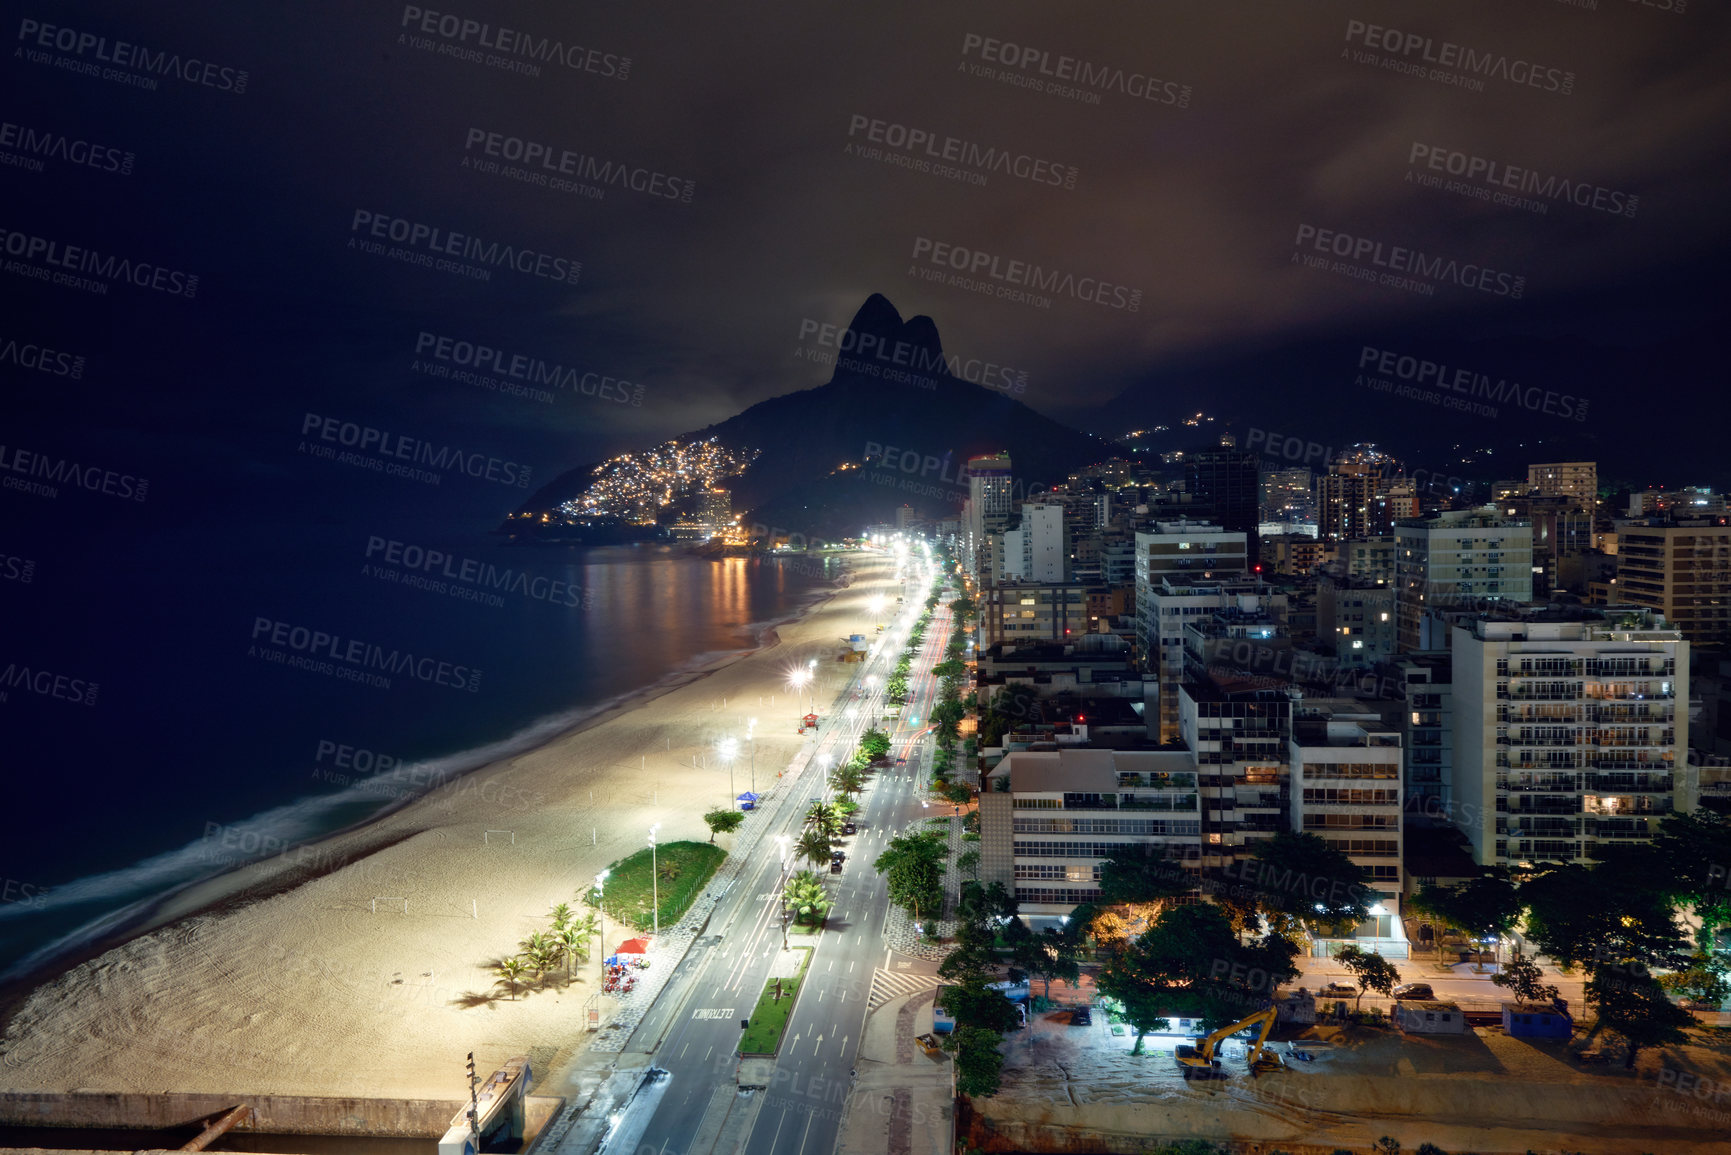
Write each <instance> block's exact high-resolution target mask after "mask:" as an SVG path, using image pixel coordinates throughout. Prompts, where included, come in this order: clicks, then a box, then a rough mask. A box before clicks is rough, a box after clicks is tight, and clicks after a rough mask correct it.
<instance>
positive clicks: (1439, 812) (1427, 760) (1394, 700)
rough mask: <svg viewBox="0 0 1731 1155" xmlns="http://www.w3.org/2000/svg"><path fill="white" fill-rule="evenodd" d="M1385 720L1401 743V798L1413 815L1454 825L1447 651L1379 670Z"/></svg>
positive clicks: (1412, 656) (1406, 659)
mask: <svg viewBox="0 0 1731 1155" xmlns="http://www.w3.org/2000/svg"><path fill="white" fill-rule="evenodd" d="M1378 672H1379V675H1380V677H1379V684H1380V688H1381V694H1380V695H1379V697H1380V698H1381V699H1382V720H1383V721H1384V722H1387V723H1388V724H1389V725H1390V726H1392V727H1393V728H1394V729H1395V730H1396V731H1398V732H1399V734H1400V737H1401V748H1402V749H1403V750H1404V751H1405V752H1406V763H1405V765H1406V769H1405V773H1404V776H1403V777H1402V780H1401V792H1402V796H1403V799H1404V804H1405V806H1406V810H1407V813H1408V815H1410V816H1412V817H1414V818H1416V819H1418V820H1419V821H1421V822H1423V823H1424V824H1426V825H1436V824H1442V823H1449V822H1450V817H1449V816H1450V814H1451V806H1452V803H1453V795H1452V792H1451V790H1450V782H1451V781H1452V779H1453V774H1454V693H1453V690H1454V687H1453V678H1454V675H1453V672H1452V667H1451V665H1450V661H1449V652H1448V651H1447V650H1425V651H1420V652H1418V653H1412V654H1402V655H1400V656H1398V657H1396V658H1394V659H1392V660H1390V661H1388V662H1384V663H1383V664H1382V665H1381V666H1380V667H1379V668H1378Z"/></svg>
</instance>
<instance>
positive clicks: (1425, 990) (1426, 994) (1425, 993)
mask: <svg viewBox="0 0 1731 1155" xmlns="http://www.w3.org/2000/svg"><path fill="white" fill-rule="evenodd" d="M1394 997H1395V998H1397V999H1434V998H1436V995H1435V994H1433V993H1431V989H1430V984H1429V983H1401V984H1400V985H1399V986H1397V987H1395V988H1394Z"/></svg>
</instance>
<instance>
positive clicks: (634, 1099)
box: [536, 594, 950, 1155]
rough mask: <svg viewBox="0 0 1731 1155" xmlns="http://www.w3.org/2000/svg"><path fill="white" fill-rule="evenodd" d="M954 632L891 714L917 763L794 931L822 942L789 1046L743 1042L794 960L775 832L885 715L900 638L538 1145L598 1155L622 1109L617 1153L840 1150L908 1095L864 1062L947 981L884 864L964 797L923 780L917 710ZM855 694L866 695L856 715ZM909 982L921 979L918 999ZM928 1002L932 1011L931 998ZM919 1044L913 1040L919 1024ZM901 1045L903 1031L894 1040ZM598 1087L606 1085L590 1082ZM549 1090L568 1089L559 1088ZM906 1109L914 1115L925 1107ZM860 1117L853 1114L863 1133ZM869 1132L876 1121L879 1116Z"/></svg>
mask: <svg viewBox="0 0 1731 1155" xmlns="http://www.w3.org/2000/svg"><path fill="white" fill-rule="evenodd" d="M922 600H923V594H921V595H919V596H918V597H916V596H913V595H910V596H909V598H908V604H909V605H910V607H912V608H911V610H910V612H909V618H910V619H911V617H913V616H917V614H918V612H919V609H920V605H919V603H920V601H922ZM947 639H948V622H947V619H946V618H944V616H943V615H938V616H935V617H934V619H933V622H932V625H931V628H930V629H929V631H928V633H927V637H926V641H925V645H924V648H923V653H922V657H921V659H920V661H919V662H917V663H916V666H915V669H914V671H912V672H911V674H910V678H909V685H910V698H909V703H908V706H907V707H906V709H905V711H904V716H903V717H902V718H901V719H897V720H896V721H895V722H894V723H892V724H890V725H889V726H888V727H887V728H888V729H890V731H891V737H892V741H894V743H895V746H896V751H897V753H898V754H903V755H905V756H906V757H907V763H906V764H905V765H901V766H898V767H896V768H895V769H893V770H885V771H881V772H878V773H875V774H873V775H872V776H871V781H870V784H869V785H868V787H867V789H866V791H865V793H864V795H863V796H862V799H861V802H862V808H861V811H860V813H859V815H858V816H857V817H856V821H857V823H858V826H859V833H858V834H857V835H856V836H854V837H852V838H850V839H848V840H847V846H846V849H847V852H848V861H847V865H846V868H845V869H844V871H843V873H842V875H841V876H839V877H835V876H830V882H831V892H832V896H833V898H834V900H835V907H834V910H833V912H832V914H831V916H830V919H829V921H828V923H827V924H826V926H825V929H824V931H823V933H822V934H820V935H817V936H812V935H806V934H798V933H796V934H793V935H792V936H791V937H790V941H791V942H793V943H794V944H796V945H810V946H812V947H813V948H814V953H813V957H812V962H811V965H810V968H809V970H808V972H807V976H806V980H805V984H804V986H803V988H802V990H801V992H800V995H799V1001H798V1003H797V1004H796V1005H795V1007H794V1011H793V1016H792V1018H791V1019H790V1021H789V1023H788V1026H787V1030H786V1034H785V1036H784V1040H783V1045H782V1048H781V1051H780V1053H779V1055H778V1056H776V1057H775V1058H774V1059H748V1060H744V1061H741V1060H740V1059H739V1058H738V1057H737V1056H736V1054H735V1048H736V1047H737V1045H738V1041H739V1036H740V1020H741V1019H742V1018H744V1017H745V1016H746V1015H748V1014H749V1013H750V1012H751V1008H752V1005H753V1003H754V1002H755V1000H756V997H757V994H758V992H759V991H760V990H761V989H762V986H763V984H764V982H765V981H766V980H767V979H768V978H770V977H772V976H773V974H775V973H779V972H778V971H776V970H774V969H773V968H775V967H777V965H778V964H779V963H780V961H781V924H780V917H779V911H780V903H779V901H778V896H779V890H780V880H781V875H782V871H781V865H780V861H779V858H778V855H777V853H776V851H775V844H774V838H775V836H776V835H778V834H788V835H794V834H797V832H798V830H799V828H800V826H801V825H802V816H803V811H804V809H805V807H806V805H807V801H808V799H809V798H810V797H811V796H814V795H819V794H822V793H825V791H824V789H823V786H822V770H823V767H825V766H826V765H830V764H833V763H834V762H835V761H836V760H838V759H841V758H845V757H846V756H847V755H848V754H849V753H851V752H852V750H853V749H854V747H855V745H856V744H857V741H858V736H859V734H860V732H861V731H863V730H864V729H865V728H866V727H868V726H871V725H875V724H877V723H878V721H879V719H880V717H881V713H882V702H883V691H882V689H881V687H882V683H883V681H884V680H885V677H886V675H887V673H888V671H889V670H890V669H891V668H893V666H894V663H895V659H896V656H897V655H898V654H899V647H895V646H886V647H885V648H884V649H885V652H884V653H883V654H882V655H880V657H879V658H878V659H876V660H875V661H874V662H872V663H870V664H868V665H867V667H866V668H865V669H862V670H860V671H859V675H860V677H859V679H857V680H856V684H857V685H860V686H862V689H861V692H860V695H859V697H858V699H857V700H856V699H855V698H853V696H852V695H851V693H850V692H848V691H846V690H844V692H843V694H842V696H841V698H840V699H839V700H838V702H837V708H836V709H835V710H834V711H832V713H833V715H834V719H835V720H834V723H833V725H831V726H829V727H827V728H826V729H825V730H824V731H823V732H822V733H820V734H819V736H818V737H817V738H816V739H814V741H813V742H812V743H811V745H810V746H809V748H808V749H807V750H806V751H803V752H802V759H801V761H799V762H798V763H796V766H795V768H794V769H792V770H790V772H789V775H788V778H789V779H791V780H792V782H793V784H794V786H795V787H796V788H794V789H788V788H785V787H784V788H783V789H782V791H781V792H780V797H779V798H776V799H774V800H772V804H771V807H770V808H769V810H768V812H767V813H766V814H765V815H764V816H763V817H765V818H766V819H767V820H768V821H766V822H764V823H763V825H761V826H760V827H759V828H758V829H759V834H758V839H759V841H758V842H756V843H755V844H751V845H747V844H746V843H745V842H744V841H742V842H741V844H740V845H739V846H738V847H737V848H736V851H735V854H734V856H733V857H732V859H730V866H733V867H735V869H736V870H737V873H736V875H735V876H734V877H732V878H726V879H718V881H717V883H716V884H715V885H713V886H712V887H711V893H710V895H708V896H706V898H707V899H708V900H710V901H711V903H712V909H711V910H709V911H708V912H706V913H703V914H697V912H694V916H693V918H692V919H691V924H690V925H689V926H682V927H681V932H682V934H683V935H684V936H685V937H684V939H683V940H682V941H681V942H677V943H676V942H672V941H669V940H668V938H667V936H664V940H663V945H664V946H666V947H667V948H668V954H669V955H670V956H671V958H673V959H679V960H681V961H680V964H679V969H678V970H677V971H675V972H674V973H673V974H672V975H671V976H670V977H669V978H668V980H667V981H666V983H665V986H664V987H662V988H660V989H658V990H657V991H655V992H654V993H655V994H656V995H658V997H657V998H656V999H655V1001H654V1005H653V1007H651V1008H647V1013H646V1014H643V1013H641V1012H640V1017H639V1018H638V1020H637V1022H636V1025H635V1030H634V1032H633V1033H632V1035H631V1038H630V1040H629V1041H628V1042H627V1043H626V1044H625V1046H624V1050H623V1053H622V1054H621V1055H620V1057H619V1059H618V1060H617V1061H615V1062H613V1063H612V1064H609V1065H608V1066H606V1067H605V1068H603V1067H602V1065H601V1064H599V1063H596V1062H594V1061H591V1062H588V1063H586V1064H582V1065H581V1066H582V1067H584V1068H586V1071H585V1072H584V1073H586V1074H587V1075H588V1082H587V1084H584V1082H583V1080H582V1079H581V1077H579V1078H577V1079H575V1080H574V1083H573V1086H572V1087H570V1088H567V1089H566V1090H567V1091H574V1092H575V1094H573V1095H572V1098H573V1100H574V1101H573V1102H572V1103H571V1104H570V1105H569V1106H568V1107H567V1110H566V1112H565V1114H564V1115H563V1116H562V1117H561V1118H559V1119H558V1120H556V1121H555V1122H554V1124H553V1125H552V1126H550V1127H549V1129H548V1132H547V1135H546V1137H545V1139H544V1140H543V1142H541V1143H539V1144H537V1147H536V1150H537V1151H542V1152H559V1153H561V1155H589V1152H592V1151H594V1150H595V1149H596V1144H597V1142H598V1141H599V1140H600V1135H599V1134H598V1133H597V1132H596V1127H597V1125H598V1121H599V1120H601V1119H603V1118H608V1119H612V1118H617V1120H618V1123H617V1126H616V1128H615V1130H614V1131H613V1132H612V1134H611V1135H610V1136H609V1137H608V1139H607V1144H606V1148H605V1150H606V1151H607V1152H608V1153H609V1155H636V1153H639V1152H649V1151H681V1152H686V1153H689V1155H696V1153H698V1152H703V1153H705V1155H708V1153H709V1152H721V1151H727V1152H730V1153H731V1152H736V1151H744V1152H749V1153H751V1155H828V1153H829V1152H831V1151H833V1150H834V1149H835V1147H836V1142H837V1138H838V1135H839V1134H840V1132H841V1131H842V1129H843V1127H844V1125H847V1121H848V1119H849V1118H850V1117H851V1116H852V1115H855V1114H857V1115H860V1116H861V1118H863V1117H864V1116H866V1115H882V1116H884V1121H885V1123H886V1126H887V1125H888V1123H889V1122H890V1121H891V1120H892V1118H893V1115H894V1107H895V1103H896V1098H895V1096H896V1095H897V1094H901V1095H903V1098H904V1099H905V1095H906V1087H905V1086H904V1087H902V1088H901V1090H900V1091H899V1092H898V1091H892V1092H890V1095H891V1097H890V1099H889V1100H888V1101H887V1102H888V1104H889V1111H888V1112H886V1111H884V1110H882V1109H881V1108H882V1104H883V1103H884V1102H885V1101H884V1100H882V1099H881V1098H877V1097H873V1098H870V1100H869V1102H868V1099H867V1097H866V1096H863V1095H857V1094H855V1093H854V1092H855V1091H856V1090H857V1089H858V1088H860V1087H861V1086H863V1085H864V1084H862V1083H858V1082H856V1080H855V1078H854V1077H853V1075H852V1072H853V1071H855V1069H856V1068H857V1067H858V1065H859V1064H860V1063H861V1062H862V1057H861V1048H862V1043H863V1042H864V1041H865V1038H866V1035H867V1032H868V1013H869V1012H871V1011H873V1010H877V1009H879V1007H880V1006H881V1005H882V1004H883V1003H884V1002H886V1001H887V1000H889V999H891V998H894V999H895V1001H896V1002H897V1004H898V1005H897V1006H896V1008H894V1009H892V1010H890V1019H891V1020H892V1034H894V1033H896V1032H894V1023H895V1022H896V1021H899V1019H900V1018H902V1017H903V1016H901V1014H900V1011H901V1005H902V1004H906V1003H910V1002H917V1000H918V999H919V997H920V994H921V993H923V997H924V1001H925V1002H926V1003H927V1004H929V1001H930V996H931V991H932V990H933V989H935V986H936V979H935V975H934V974H933V968H932V965H931V964H930V963H929V962H923V963H916V962H915V961H913V960H910V959H907V958H905V957H899V956H897V954H896V953H895V952H893V951H892V950H891V949H890V946H889V943H888V939H887V935H886V929H887V928H886V915H887V914H888V912H889V902H888V892H887V889H886V887H885V885H884V882H883V880H882V879H881V878H880V877H879V876H878V874H877V872H876V871H875V870H873V869H872V868H871V862H872V860H873V859H874V858H875V857H876V856H877V855H878V853H880V852H881V851H882V850H883V848H884V846H885V844H886V843H887V842H888V841H889V839H890V838H892V837H894V836H895V835H897V834H899V833H901V832H903V831H904V830H906V829H907V828H908V827H910V826H914V825H918V824H920V823H922V822H923V821H924V820H926V819H927V818H931V817H935V816H937V815H938V814H939V813H940V811H941V812H943V813H947V812H948V811H949V810H950V807H948V806H947V805H946V806H943V807H941V808H929V807H928V806H927V805H926V804H925V802H924V794H925V791H924V790H923V789H922V782H923V779H924V777H925V776H926V772H927V769H928V759H929V756H930V746H929V743H927V742H925V741H923V729H924V727H923V726H922V725H919V724H915V723H912V722H911V721H910V720H909V719H911V718H912V717H918V718H920V719H922V720H923V719H925V718H927V717H928V716H929V714H930V709H931V706H932V704H933V703H934V700H935V696H936V684H935V679H934V678H933V677H932V675H931V667H932V665H933V664H934V663H935V661H936V660H937V658H938V657H941V655H942V652H943V647H944V644H945V642H946V641H947ZM873 674H875V675H876V676H877V682H878V688H877V689H876V690H875V691H873V690H869V689H864V688H863V685H864V679H865V677H866V676H868V675H873ZM850 707H857V709H856V710H854V711H853V712H852V713H851V716H850V713H849V708H850ZM784 781H786V780H784ZM916 967H917V968H918V969H915V968H916ZM652 969H653V968H652ZM895 992H900V994H899V995H898V994H896V993H895ZM908 992H913V995H912V997H909V994H908ZM639 993H642V992H641V991H639V992H634V995H633V997H634V998H635V997H636V996H637V994H639ZM645 1001H647V1000H645ZM916 1009H917V1008H916ZM926 1014H927V1016H928V1022H929V1010H928V1011H927V1012H926ZM904 1042H905V1043H906V1045H907V1046H908V1047H911V1045H912V1035H911V1034H908V1036H907V1038H906V1040H904ZM604 1045H608V1044H598V1045H597V1049H599V1047H600V1046H604ZM894 1047H895V1044H894V1042H893V1041H892V1042H891V1050H892V1051H893V1050H894ZM904 1049H905V1048H904ZM880 1050H881V1048H880ZM922 1058H923V1056H922ZM651 1062H652V1063H653V1064H654V1065H655V1066H657V1067H660V1068H662V1069H665V1070H666V1071H667V1072H668V1075H667V1076H666V1077H665V1078H664V1079H659V1080H650V1081H645V1080H644V1078H643V1072H644V1071H645V1070H646V1069H647V1067H648V1066H649V1064H650V1063H651ZM929 1065H930V1064H929V1061H928V1066H929ZM871 1066H872V1067H873V1069H874V1070H873V1072H869V1073H868V1075H867V1079H868V1080H871V1079H874V1078H875V1070H876V1067H877V1064H876V1063H873V1064H871ZM932 1074H934V1075H935V1076H937V1077H936V1078H935V1079H933V1080H930V1081H931V1082H932V1086H933V1088H934V1090H935V1091H936V1093H937V1094H938V1095H939V1096H940V1100H941V1101H936V1102H934V1105H933V1106H932V1107H931V1109H930V1111H926V1110H924V1109H922V1111H921V1112H920V1116H921V1117H922V1118H924V1117H925V1116H926V1115H927V1114H929V1115H930V1116H931V1119H932V1121H933V1122H934V1123H938V1124H944V1125H945V1126H942V1127H939V1128H938V1130H937V1131H934V1134H938V1133H939V1132H940V1131H941V1133H942V1134H943V1136H944V1138H943V1139H942V1140H941V1141H940V1142H938V1143H937V1144H936V1145H935V1146H934V1147H933V1148H932V1149H933V1150H935V1151H941V1150H943V1149H944V1148H945V1147H946V1146H947V1119H948V1095H949V1090H948V1086H949V1085H948V1073H947V1068H933V1069H932ZM901 1081H902V1082H903V1083H905V1082H906V1080H905V1079H903V1080H901ZM591 1089H594V1093H593V1095H592V1096H589V1095H586V1094H585V1092H586V1091H589V1090H591ZM545 1093H565V1091H562V1090H561V1089H560V1088H559V1087H556V1086H555V1087H548V1088H546V1089H545ZM850 1102H852V1103H853V1105H854V1109H853V1111H851V1112H850ZM903 1114H904V1115H907V1116H908V1117H909V1118H910V1119H911V1118H912V1117H913V1113H912V1112H911V1111H904V1112H903ZM585 1120H587V1121H588V1123H587V1125H585ZM860 1129H861V1128H860V1127H850V1131H852V1130H860ZM864 1130H865V1131H868V1132H869V1130H870V1127H869V1126H866V1127H865V1128H864ZM889 1133H890V1132H889V1130H885V1132H884V1134H885V1135H886V1136H888V1135H889ZM878 1149H880V1150H885V1151H888V1150H889V1147H888V1146H885V1147H882V1148H878Z"/></svg>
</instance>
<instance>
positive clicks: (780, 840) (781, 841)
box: [775, 834, 793, 950]
mask: <svg viewBox="0 0 1731 1155" xmlns="http://www.w3.org/2000/svg"><path fill="white" fill-rule="evenodd" d="M792 842H793V838H792V837H791V836H790V835H786V834H779V835H777V836H776V839H775V844H776V845H777V846H779V847H780V848H781V895H780V898H781V949H782V950H786V949H787V862H788V858H787V849H788V845H789V844H790V843H792Z"/></svg>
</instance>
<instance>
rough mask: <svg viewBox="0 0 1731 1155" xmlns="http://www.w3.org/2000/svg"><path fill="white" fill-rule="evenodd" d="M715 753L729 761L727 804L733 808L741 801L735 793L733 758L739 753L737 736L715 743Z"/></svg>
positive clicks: (726, 761)
mask: <svg viewBox="0 0 1731 1155" xmlns="http://www.w3.org/2000/svg"><path fill="white" fill-rule="evenodd" d="M715 753H716V755H717V756H718V757H720V759H721V760H722V761H723V762H725V763H727V806H728V809H730V810H731V809H732V808H733V806H734V805H735V804H736V803H737V802H738V801H739V799H738V797H737V796H736V795H735V794H734V793H733V758H734V755H736V754H738V753H739V740H738V739H737V738H723V739H722V740H721V741H719V742H717V743H716V744H715Z"/></svg>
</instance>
